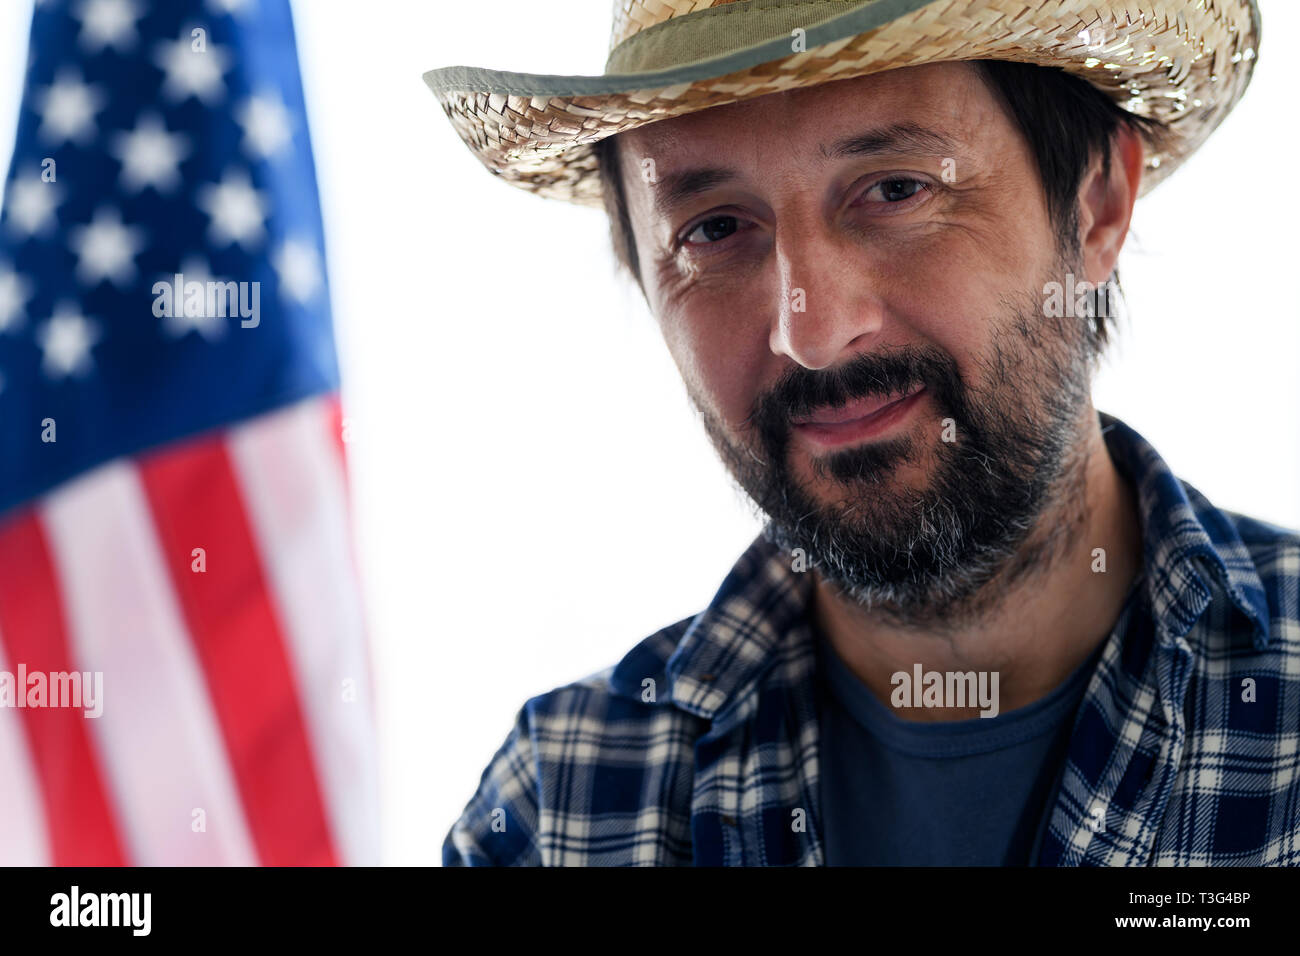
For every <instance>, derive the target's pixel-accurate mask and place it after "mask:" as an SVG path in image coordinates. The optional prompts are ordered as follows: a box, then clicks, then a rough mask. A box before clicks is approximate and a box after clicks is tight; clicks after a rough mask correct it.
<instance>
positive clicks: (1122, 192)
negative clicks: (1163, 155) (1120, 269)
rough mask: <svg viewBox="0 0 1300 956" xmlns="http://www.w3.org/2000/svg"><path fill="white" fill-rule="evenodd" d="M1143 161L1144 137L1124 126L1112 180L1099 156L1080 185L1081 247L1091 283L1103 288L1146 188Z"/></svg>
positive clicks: (1113, 154) (1114, 152)
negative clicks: (1143, 189) (1141, 189)
mask: <svg viewBox="0 0 1300 956" xmlns="http://www.w3.org/2000/svg"><path fill="white" fill-rule="evenodd" d="M1142 161H1143V151H1142V140H1141V138H1140V136H1139V135H1138V133H1137V132H1136V131H1135V130H1133V129H1132V128H1130V127H1129V126H1127V125H1125V124H1120V127H1119V129H1118V130H1117V131H1116V133H1115V138H1114V141H1113V142H1112V144H1111V153H1110V178H1109V179H1106V178H1104V177H1103V176H1102V162H1101V157H1100V156H1097V157H1095V158H1094V159H1093V161H1092V164H1091V165H1090V166H1089V168H1088V172H1087V174H1085V176H1084V178H1083V182H1082V183H1081V184H1080V186H1079V248H1080V250H1081V251H1082V254H1083V271H1084V275H1085V277H1086V278H1087V280H1088V281H1089V282H1092V283H1095V284H1098V285H1100V284H1101V283H1103V282H1105V281H1106V280H1107V279H1109V278H1110V276H1111V273H1112V272H1114V271H1115V264H1116V262H1118V260H1119V251H1120V249H1121V248H1123V246H1124V239H1125V237H1126V236H1127V235H1128V227H1129V221H1130V220H1131V219H1132V217H1133V204H1134V203H1135V202H1137V196H1138V189H1139V188H1140V187H1141V185H1142Z"/></svg>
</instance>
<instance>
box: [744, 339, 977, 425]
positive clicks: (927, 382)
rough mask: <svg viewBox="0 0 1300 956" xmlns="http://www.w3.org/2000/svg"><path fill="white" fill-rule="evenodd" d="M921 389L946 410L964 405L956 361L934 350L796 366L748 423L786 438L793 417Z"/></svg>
mask: <svg viewBox="0 0 1300 956" xmlns="http://www.w3.org/2000/svg"><path fill="white" fill-rule="evenodd" d="M918 386H924V387H925V388H926V389H928V390H929V391H930V392H931V393H933V395H934V397H935V398H936V399H938V400H939V401H940V403H941V404H943V405H945V406H946V407H948V408H954V407H955V406H958V405H960V404H963V403H962V401H961V396H962V384H961V376H960V374H959V373H958V370H957V363H956V362H955V361H954V360H953V359H952V357H951V356H949V355H946V354H945V353H943V352H941V351H939V350H938V349H935V348H917V347H913V346H907V347H901V348H896V349H891V350H890V351H887V352H877V353H871V354H863V355H858V356H855V357H854V358H853V359H851V360H850V361H848V362H845V363H844V364H843V365H838V366H835V367H833V368H829V369H810V368H804V367H803V366H795V367H794V368H791V369H789V370H787V371H786V372H785V373H784V374H783V375H782V376H781V378H780V379H779V380H778V381H777V383H776V384H775V385H774V386H772V388H771V389H769V390H768V391H767V392H766V393H764V394H763V395H761V396H760V397H759V398H758V399H757V400H756V401H755V403H754V406H753V409H752V411H751V413H750V416H749V419H748V421H749V422H750V423H751V424H753V425H754V426H755V427H756V428H757V430H758V431H759V433H760V434H763V435H768V436H773V435H776V434H783V433H785V432H787V431H788V429H789V428H790V427H791V420H792V419H793V418H796V417H799V416H806V415H809V414H811V413H812V412H814V411H816V410H819V409H824V408H835V407H838V406H840V405H845V404H847V403H848V402H852V401H856V400H858V399H864V398H871V397H874V396H881V397H884V396H888V395H892V394H896V393H898V392H904V391H910V390H912V389H914V388H915V387H918ZM954 410H955V408H954Z"/></svg>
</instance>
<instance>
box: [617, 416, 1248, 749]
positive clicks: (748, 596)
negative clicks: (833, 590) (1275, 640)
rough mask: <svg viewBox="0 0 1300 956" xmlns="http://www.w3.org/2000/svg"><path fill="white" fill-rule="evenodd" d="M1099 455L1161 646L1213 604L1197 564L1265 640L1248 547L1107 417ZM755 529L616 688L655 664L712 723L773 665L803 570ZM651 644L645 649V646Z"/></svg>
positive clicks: (805, 576)
mask: <svg viewBox="0 0 1300 956" xmlns="http://www.w3.org/2000/svg"><path fill="white" fill-rule="evenodd" d="M1100 419H1101V425H1102V433H1103V436H1104V437H1105V440H1106V444H1107V447H1108V448H1109V449H1110V453H1111V457H1112V459H1113V460H1114V461H1115V463H1116V465H1117V466H1118V467H1119V468H1120V470H1121V471H1122V472H1123V473H1124V474H1125V475H1126V476H1127V477H1128V478H1129V479H1130V480H1131V481H1132V482H1133V484H1134V487H1135V488H1136V491H1137V496H1138V504H1139V510H1140V512H1141V515H1142V522H1143V529H1142V540H1143V552H1144V556H1143V569H1142V574H1143V580H1142V582H1141V587H1142V588H1143V589H1144V590H1145V593H1146V597H1147V600H1148V606H1149V608H1150V609H1151V611H1152V614H1153V616H1154V619H1155V624H1156V634H1157V640H1158V641H1159V643H1160V644H1161V645H1162V646H1163V647H1166V648H1168V647H1172V646H1175V645H1177V643H1178V641H1179V640H1180V639H1181V638H1182V637H1184V636H1185V635H1186V634H1187V633H1188V631H1190V630H1191V628H1192V625H1193V624H1195V623H1196V621H1197V620H1198V619H1199V617H1200V616H1201V614H1202V613H1203V612H1204V611H1205V609H1206V607H1207V606H1208V605H1209V603H1210V601H1211V600H1212V599H1213V596H1214V595H1213V592H1212V591H1211V589H1210V587H1209V586H1208V585H1207V583H1206V580H1205V577H1204V576H1203V575H1202V574H1201V568H1205V569H1207V570H1208V571H1209V573H1210V576H1211V580H1212V581H1213V582H1214V583H1215V584H1217V585H1218V587H1219V589H1220V590H1221V591H1222V593H1223V594H1224V595H1226V596H1227V598H1228V600H1229V601H1230V602H1231V604H1232V606H1233V607H1234V608H1236V610H1237V611H1239V612H1240V613H1241V614H1242V615H1244V617H1245V619H1246V620H1247V621H1248V622H1249V623H1250V624H1251V625H1252V627H1253V641H1254V646H1255V647H1256V648H1257V649H1262V648H1264V647H1266V646H1267V645H1268V643H1269V640H1270V636H1269V626H1268V624H1269V613H1268V602H1267V598H1266V596H1265V591H1264V586H1263V583H1262V582H1261V581H1260V577H1259V573H1258V572H1257V571H1256V569H1255V564H1254V562H1253V560H1252V559H1251V556H1250V552H1249V550H1248V549H1247V548H1246V545H1245V544H1244V542H1243V541H1242V539H1241V536H1240V534H1239V533H1238V532H1237V528H1236V525H1235V524H1234V523H1233V521H1232V519H1231V518H1230V516H1229V515H1227V514H1226V513H1224V512H1222V511H1219V510H1218V509H1216V508H1215V507H1214V506H1213V505H1211V504H1210V503H1209V502H1208V501H1207V500H1206V499H1205V498H1204V497H1203V496H1202V495H1201V494H1200V493H1199V492H1198V491H1196V489H1194V488H1192V487H1191V486H1190V485H1187V484H1185V483H1184V482H1182V481H1180V480H1179V479H1178V478H1177V477H1176V476H1175V475H1174V474H1173V472H1172V471H1171V470H1170V469H1169V466H1168V465H1167V464H1166V463H1165V462H1164V460H1163V459H1162V458H1161V457H1160V456H1159V454H1157V453H1156V451H1155V449H1154V448H1152V447H1151V445H1150V444H1149V443H1147V441H1146V440H1145V439H1143V438H1142V437H1141V436H1140V435H1139V434H1138V433H1137V432H1135V431H1134V430H1133V429H1131V428H1129V427H1128V426H1127V425H1125V424H1124V423H1123V422H1121V421H1120V420H1119V419H1117V418H1114V417H1112V416H1110V415H1107V414H1105V413H1101V414H1100ZM793 564H794V562H793V556H792V555H790V554H787V553H785V552H784V551H779V550H778V549H777V548H776V547H775V546H774V545H773V544H771V543H770V542H769V541H768V540H767V539H766V537H765V536H764V535H763V534H760V535H759V536H758V537H757V538H755V539H754V541H753V542H752V543H751V544H750V545H749V547H748V548H747V549H746V550H745V552H744V554H742V555H741V557H740V559H739V560H738V561H737V562H736V564H735V565H734V566H733V567H732V569H731V571H730V573H729V574H728V575H727V577H726V579H725V580H724V581H723V582H722V585H721V586H720V587H719V588H718V591H717V593H716V594H715V595H714V597H713V599H712V601H710V602H709V605H708V607H706V608H705V609H704V610H703V611H701V612H700V613H699V614H698V615H696V616H695V617H694V618H692V619H690V620H689V622H688V623H687V624H686V628H685V631H684V632H683V633H682V634H681V637H680V640H678V641H677V642H676V649H675V650H672V651H670V652H669V656H668V658H667V662H666V664H662V670H660V669H659V668H657V667H656V668H651V667H649V666H648V665H650V664H651V662H652V660H653V659H654V658H658V661H659V662H661V663H662V662H663V661H664V657H663V656H661V655H663V654H664V653H665V651H667V650H668V648H667V647H666V646H665V644H664V642H665V641H666V640H667V638H666V637H665V636H664V632H660V634H658V635H655V636H654V637H652V638H650V639H649V640H648V641H647V642H643V644H642V645H639V646H638V647H637V648H636V649H634V650H633V651H632V652H631V653H629V654H628V656H627V657H626V658H624V660H623V661H622V662H621V663H620V664H619V665H618V666H617V667H616V668H615V670H614V675H613V677H614V681H615V685H616V686H621V685H623V684H626V685H627V686H626V691H627V692H628V693H629V694H640V693H642V685H643V683H644V676H646V675H648V673H649V671H650V670H652V669H653V670H656V671H658V672H659V675H660V676H662V677H663V679H664V680H665V681H666V682H667V685H668V686H667V688H666V689H667V694H666V695H664V698H663V699H664V700H665V701H671V702H672V703H673V704H674V705H676V706H678V707H680V708H682V709H684V710H687V711H689V712H691V713H693V714H696V715H698V716H700V717H703V718H706V719H709V720H713V721H714V722H715V723H716V722H718V721H719V720H721V719H723V718H724V717H725V716H726V714H727V712H730V711H732V710H733V708H734V707H735V706H737V705H739V704H740V703H741V702H742V701H743V700H744V699H745V698H746V697H747V696H748V695H749V693H750V692H751V691H752V690H754V689H755V688H756V687H757V686H758V685H759V683H760V681H761V680H762V679H763V677H764V675H765V674H767V673H768V671H769V669H770V668H771V667H772V666H773V665H774V664H775V663H776V661H777V659H778V657H779V656H780V655H779V654H778V649H779V647H780V645H781V643H782V642H783V641H786V640H806V639H807V638H808V636H809V635H808V631H807V628H805V627H801V626H800V625H801V624H803V623H804V622H805V621H806V609H807V606H808V602H809V598H810V596H811V592H812V585H813V581H812V575H811V574H810V573H808V572H806V571H804V572H800V571H796V570H794V568H793ZM651 645H653V646H651Z"/></svg>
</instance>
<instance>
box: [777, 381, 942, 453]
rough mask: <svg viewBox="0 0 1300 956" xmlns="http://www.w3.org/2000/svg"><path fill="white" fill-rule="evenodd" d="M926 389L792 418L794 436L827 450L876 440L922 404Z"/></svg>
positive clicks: (916, 389)
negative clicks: (870, 439) (866, 440)
mask: <svg viewBox="0 0 1300 956" xmlns="http://www.w3.org/2000/svg"><path fill="white" fill-rule="evenodd" d="M924 394H925V388H924V387H923V386H918V387H916V388H914V389H912V390H910V391H907V392H897V393H894V394H890V395H880V396H874V397H871V398H864V399H859V400H858V401H855V402H849V403H847V404H845V405H839V406H836V407H835V408H823V409H820V410H818V411H815V412H812V413H811V414H809V415H804V416H800V417H798V418H794V419H792V420H791V421H792V424H793V426H794V433H795V434H796V435H799V436H801V437H802V438H803V439H805V440H806V441H807V442H809V443H811V445H812V447H813V448H815V449H817V450H820V451H830V450H831V449H834V448H839V447H843V446H845V445H848V444H850V443H853V442H858V441H863V440H865V439H869V438H877V437H880V436H882V435H883V434H885V433H886V432H887V431H888V430H889V429H891V428H892V427H893V426H895V425H897V424H898V423H899V422H901V421H903V420H904V419H906V418H907V417H908V416H909V415H910V413H911V411H912V409H914V408H915V407H916V406H917V404H918V403H919V402H921V401H922V399H923V397H924Z"/></svg>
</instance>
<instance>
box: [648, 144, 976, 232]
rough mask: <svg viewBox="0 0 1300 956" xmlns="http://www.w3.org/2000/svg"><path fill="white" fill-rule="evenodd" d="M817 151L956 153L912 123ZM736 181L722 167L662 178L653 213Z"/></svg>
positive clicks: (836, 154)
mask: <svg viewBox="0 0 1300 956" xmlns="http://www.w3.org/2000/svg"><path fill="white" fill-rule="evenodd" d="M819 151H820V152H821V154H822V156H824V157H826V158H827V159H844V158H847V157H850V156H853V157H861V156H875V155H879V154H882V153H903V154H911V155H922V156H952V155H954V154H956V153H958V152H960V149H959V147H958V146H957V144H956V142H954V141H953V140H952V139H951V138H949V137H948V136H946V135H944V134H943V133H941V132H939V131H938V130H934V129H930V128H928V127H925V126H918V125H917V124H915V123H895V124H893V125H892V126H886V127H884V128H882V129H875V130H868V131H867V132H864V133H857V134H855V135H853V136H849V137H846V138H844V139H840V140H837V141H836V142H835V143H834V144H832V145H831V146H829V147H828V146H827V145H826V144H825V143H823V144H822V145H821V146H820V147H819ZM739 178H740V174H739V173H738V172H736V170H734V169H729V168H727V167H723V166H708V167H699V168H695V169H686V170H682V171H681V172H677V173H673V174H672V175H669V176H663V177H661V178H660V179H659V181H658V182H657V183H654V184H653V186H654V205H655V209H656V210H657V211H658V212H659V213H661V214H667V213H669V212H671V211H672V210H673V209H675V208H677V207H678V206H680V205H681V204H682V203H684V202H685V201H686V200H688V199H691V198H692V197H694V196H698V195H700V194H701V193H705V192H708V191H709V190H710V189H714V188H716V187H718V186H721V185H724V184H726V183H728V182H731V181H733V180H735V179H739Z"/></svg>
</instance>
